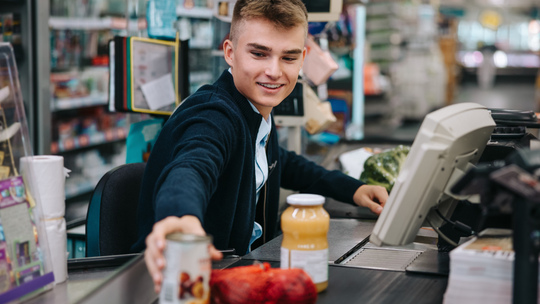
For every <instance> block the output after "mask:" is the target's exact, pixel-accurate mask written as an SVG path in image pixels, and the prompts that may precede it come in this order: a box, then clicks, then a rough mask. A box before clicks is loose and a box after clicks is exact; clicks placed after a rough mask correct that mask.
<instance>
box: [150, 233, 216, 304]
mask: <svg viewBox="0 0 540 304" xmlns="http://www.w3.org/2000/svg"><path fill="white" fill-rule="evenodd" d="M166 239H167V245H166V247H165V251H164V256H165V260H166V264H165V269H164V270H163V284H162V288H161V293H160V294H159V303H162V304H207V303H210V284H209V283H210V273H211V271H212V261H211V260H210V253H209V252H208V245H209V244H210V243H211V242H212V238H211V237H210V236H198V235H192V234H184V233H172V234H169V235H167V237H166Z"/></svg>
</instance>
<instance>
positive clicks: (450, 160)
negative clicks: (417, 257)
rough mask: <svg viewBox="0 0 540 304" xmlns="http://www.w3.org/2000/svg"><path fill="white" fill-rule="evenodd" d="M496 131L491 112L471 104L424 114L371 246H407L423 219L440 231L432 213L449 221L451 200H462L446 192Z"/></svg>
mask: <svg viewBox="0 0 540 304" xmlns="http://www.w3.org/2000/svg"><path fill="white" fill-rule="evenodd" d="M494 127H495V122H494V121H493V119H492V118H491V114H490V112H489V110H488V109H487V108H485V107H483V106H481V105H478V104H474V103H460V104H455V105H451V106H447V107H445V108H442V109H440V110H438V111H435V112H433V113H430V114H428V115H427V116H426V118H425V119H424V121H423V122H422V126H421V127H420V130H419V131H418V134H417V135H416V138H415V140H414V142H413V145H412V147H411V151H410V152H409V155H408V157H407V159H406V160H405V163H404V164H403V167H402V168H401V171H400V173H399V176H398V178H397V180H396V183H395V184H394V187H393V189H392V191H391V193H390V197H389V198H388V201H387V202H386V205H385V208H384V209H383V212H382V213H381V215H380V216H379V219H378V220H377V223H376V224H375V228H374V229H373V232H372V234H371V237H370V242H371V243H373V244H375V245H377V246H382V245H390V246H401V245H405V244H409V243H411V242H413V241H414V239H415V237H416V235H417V233H418V230H419V229H420V228H421V227H422V224H424V221H426V217H428V218H429V222H431V223H432V224H433V225H434V226H437V227H438V226H441V225H442V219H441V218H440V217H439V216H438V215H437V214H436V213H434V212H432V211H433V208H434V207H437V208H438V209H439V211H440V212H441V213H442V214H443V215H445V216H446V217H450V215H451V214H452V212H453V211H454V208H455V205H456V200H455V199H456V198H458V199H463V198H462V197H456V196H454V195H452V194H451V193H450V190H449V189H450V188H451V187H452V186H453V184H454V183H455V182H456V181H457V180H459V178H460V177H461V176H463V175H464V173H465V172H466V171H467V169H468V168H470V167H471V166H473V165H474V164H476V163H477V162H478V159H479V158H480V155H481V154H482V152H483V150H484V148H485V146H486V144H487V142H488V141H489V139H490V136H491V133H492V131H493V129H494ZM426 222H427V221H426Z"/></svg>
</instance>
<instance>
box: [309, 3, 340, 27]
mask: <svg viewBox="0 0 540 304" xmlns="http://www.w3.org/2000/svg"><path fill="white" fill-rule="evenodd" d="M302 2H304V4H305V5H306V9H307V11H308V21H309V22H326V21H338V20H339V16H340V14H341V10H342V9H343V0H302Z"/></svg>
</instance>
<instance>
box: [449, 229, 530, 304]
mask: <svg viewBox="0 0 540 304" xmlns="http://www.w3.org/2000/svg"><path fill="white" fill-rule="evenodd" d="M480 235H481V236H483V237H482V238H473V239H472V240H470V241H468V242H466V243H464V244H462V245H460V246H459V247H457V248H456V249H454V250H453V251H451V252H450V277H449V279H448V287H447V289H446V293H445V294H444V302H443V303H444V304H467V303H490V304H499V303H500V304H510V303H512V285H513V279H514V251H513V249H512V237H511V235H512V231H511V230H506V229H487V230H485V231H483V232H482V233H480ZM489 235H498V236H504V235H508V237H491V238H490V237H488V236H489ZM539 299H540V298H539Z"/></svg>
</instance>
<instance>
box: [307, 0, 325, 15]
mask: <svg viewBox="0 0 540 304" xmlns="http://www.w3.org/2000/svg"><path fill="white" fill-rule="evenodd" d="M302 2H304V4H305V5H306V9H307V11H308V13H328V12H330V3H331V2H332V1H331V0H302Z"/></svg>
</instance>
